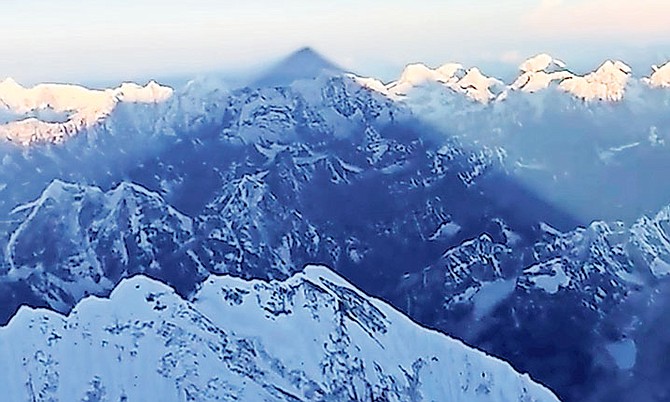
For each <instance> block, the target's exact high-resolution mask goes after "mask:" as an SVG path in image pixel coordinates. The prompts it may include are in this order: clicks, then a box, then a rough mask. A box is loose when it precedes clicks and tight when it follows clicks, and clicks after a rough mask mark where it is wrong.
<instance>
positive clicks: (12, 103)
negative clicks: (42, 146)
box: [0, 78, 173, 145]
mask: <svg viewBox="0 0 670 402" xmlns="http://www.w3.org/2000/svg"><path fill="white" fill-rule="evenodd" d="M172 93H173V90H172V88H169V87H164V86H161V85H159V84H157V83H156V82H155V81H151V82H149V83H148V84H147V85H146V86H144V87H142V86H140V85H137V84H135V83H124V84H122V85H121V86H119V87H118V88H113V89H105V90H95V89H89V88H85V87H82V86H78V85H69V84H39V85H36V86H34V87H31V88H25V87H23V86H21V85H20V84H18V83H17V82H16V81H14V80H13V79H11V78H8V79H6V80H4V81H2V82H0V123H1V124H0V137H2V138H4V139H8V140H10V141H13V142H16V143H18V144H21V145H30V144H32V143H36V142H62V141H64V140H66V139H67V138H68V137H71V136H73V135H75V134H77V133H79V132H80V131H82V130H84V129H86V128H90V127H92V126H94V125H95V124H98V123H99V122H100V121H101V120H103V119H104V118H106V117H107V116H109V114H110V113H112V110H113V109H114V108H115V107H116V105H117V104H118V103H119V102H127V103H159V102H164V101H166V100H168V99H169V98H170V97H171V96H172Z"/></svg>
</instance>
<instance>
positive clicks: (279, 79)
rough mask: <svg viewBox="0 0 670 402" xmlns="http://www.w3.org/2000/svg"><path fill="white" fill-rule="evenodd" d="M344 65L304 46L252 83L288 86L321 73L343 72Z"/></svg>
mask: <svg viewBox="0 0 670 402" xmlns="http://www.w3.org/2000/svg"><path fill="white" fill-rule="evenodd" d="M343 72H344V69H342V67H340V66H338V65H336V64H335V63H333V62H332V61H330V60H328V59H326V58H325V57H324V56H322V55H321V54H319V53H318V52H316V51H315V50H314V49H312V48H310V47H304V48H302V49H300V50H298V51H296V52H293V53H291V54H290V55H288V56H287V57H286V58H284V59H282V60H281V61H279V62H278V63H277V64H275V65H274V66H273V67H271V68H270V69H269V70H267V71H265V72H264V73H263V74H262V75H261V76H260V77H258V78H257V79H256V80H254V81H253V82H252V83H251V86H253V87H269V86H288V85H290V84H291V83H292V82H294V81H296V80H302V79H314V78H316V77H318V76H319V75H321V74H324V73H331V74H334V75H335V74H341V73H343Z"/></svg>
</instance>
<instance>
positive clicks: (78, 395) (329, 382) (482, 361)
mask: <svg viewBox="0 0 670 402" xmlns="http://www.w3.org/2000/svg"><path fill="white" fill-rule="evenodd" d="M0 366H2V371H3V375H2V376H0V389H2V390H3V392H4V396H5V397H6V398H9V399H8V400H12V401H22V400H26V401H34V400H39V401H46V400H49V401H74V400H89V401H102V400H110V401H147V400H160V401H182V400H193V401H210V400H224V401H233V400H235V401H259V400H266V401H271V400H272V401H275V400H276V401H371V400H385V401H527V402H530V401H556V400H557V398H556V397H555V396H554V395H553V394H552V393H551V392H550V391H548V390H547V389H545V388H543V387H542V386H540V385H538V384H536V383H534V382H532V381H531V379H530V378H529V377H528V376H527V375H520V374H518V373H516V372H515V371H514V370H513V369H512V367H510V366H509V365H508V364H507V363H505V362H502V361H499V360H496V359H494V358H492V357H489V356H487V355H485V354H484V353H482V352H479V351H476V350H474V349H471V348H469V347H467V346H465V345H464V344H462V343H460V342H459V341H456V340H453V339H451V338H449V337H447V336H445V335H443V334H440V333H438V332H435V331H431V330H427V329H424V328H422V327H420V326H418V325H417V324H415V323H414V322H412V321H410V320H409V319H408V318H407V317H405V316H403V315H402V314H401V313H399V312H397V311H396V310H394V309H393V308H391V307H389V306H388V305H386V304H384V303H382V302H380V301H378V300H375V299H372V298H370V297H369V296H367V295H365V294H363V293H362V292H360V291H359V290H357V289H355V288H354V287H353V286H352V285H350V284H349V283H347V282H346V281H344V280H343V279H342V278H340V277H339V276H337V275H336V274H334V273H333V272H331V271H330V270H328V269H326V268H323V267H317V266H310V267H307V268H305V270H304V272H302V273H299V274H296V275H294V276H293V277H291V278H289V279H287V280H286V281H283V282H279V281H272V282H264V281H245V280H241V279H236V278H233V277H226V276H222V277H215V276H212V277H210V278H209V279H208V280H207V281H206V282H205V283H204V284H203V286H202V288H201V289H200V290H199V291H198V292H197V294H196V295H195V297H194V298H193V300H192V301H187V300H184V299H182V298H181V297H180V296H178V295H177V294H176V293H175V292H174V291H173V290H172V289H171V288H169V287H168V286H166V285H164V284H162V283H160V282H157V281H155V280H152V279H149V278H147V277H145V276H136V277H134V278H131V279H127V280H124V281H122V282H121V283H120V284H119V285H118V287H117V288H116V289H115V290H114V292H113V293H112V294H111V296H110V298H109V299H101V298H97V297H90V298H87V299H85V300H84V301H82V302H81V303H79V305H78V306H77V307H76V308H75V309H74V310H73V311H72V313H71V314H70V315H69V316H68V317H64V316H62V315H60V314H58V313H54V312H51V311H48V310H34V309H30V308H25V307H24V308H22V309H20V310H19V312H18V313H17V314H16V316H15V317H14V318H13V319H12V321H11V322H10V323H9V324H8V325H7V326H6V327H4V328H0Z"/></svg>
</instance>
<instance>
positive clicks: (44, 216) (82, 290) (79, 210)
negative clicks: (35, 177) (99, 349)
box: [4, 181, 203, 311]
mask: <svg viewBox="0 0 670 402" xmlns="http://www.w3.org/2000/svg"><path fill="white" fill-rule="evenodd" d="M14 217H15V218H16V219H18V220H20V222H21V223H20V224H19V225H18V226H17V227H16V228H15V229H14V230H13V232H12V233H11V234H10V236H9V239H8V241H7V249H6V252H5V255H6V261H7V265H8V270H7V272H6V276H5V277H4V281H6V282H7V281H9V282H22V283H25V284H28V285H29V286H30V287H31V288H32V290H33V292H34V293H35V294H36V295H40V297H41V298H42V299H43V300H44V301H45V302H47V303H48V304H49V306H51V307H52V308H54V309H55V310H57V311H68V310H69V309H70V308H71V307H72V306H73V305H74V303H76V302H77V301H78V300H81V298H83V297H84V296H85V295H88V294H98V295H104V294H107V293H108V292H109V291H110V290H111V289H113V288H114V286H115V285H116V283H118V281H119V280H120V279H121V278H124V277H127V276H129V275H131V274H134V273H137V272H147V273H148V274H150V275H151V274H153V275H157V276H160V277H161V278H164V279H165V280H168V278H169V277H172V280H173V281H175V282H174V283H177V282H178V279H179V278H183V277H186V278H188V279H189V281H188V283H190V284H191V285H187V286H192V285H193V284H194V282H193V281H194V280H197V278H198V277H200V278H202V275H203V273H202V272H201V273H199V272H198V268H197V266H196V265H195V263H194V262H193V261H191V259H190V258H189V257H188V256H187V255H186V254H183V253H184V250H182V249H181V247H182V246H183V245H184V244H186V243H187V242H188V241H189V240H191V238H192V236H193V222H192V220H191V219H190V218H188V217H186V216H184V215H182V214H180V213H179V212H177V211H176V210H174V209H173V208H172V207H170V206H169V205H167V204H166V203H165V201H163V199H162V198H161V197H160V196H159V195H158V194H155V193H152V192H150V191H148V190H146V189H144V188H143V187H141V186H138V185H135V184H131V183H122V184H120V185H119V186H117V187H115V188H114V189H112V190H110V191H108V192H107V193H104V192H102V191H101V190H100V189H99V188H97V187H91V186H84V185H76V184H68V183H64V182H61V181H54V182H53V183H51V184H50V185H49V186H48V187H47V188H46V189H45V190H44V192H43V193H42V195H41V196H40V197H39V198H38V199H37V200H35V201H33V202H30V203H28V204H25V205H22V206H20V207H18V208H16V209H15V211H14ZM182 282H183V283H184V284H186V282H185V281H182Z"/></svg>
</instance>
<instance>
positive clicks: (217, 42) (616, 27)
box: [0, 0, 670, 83]
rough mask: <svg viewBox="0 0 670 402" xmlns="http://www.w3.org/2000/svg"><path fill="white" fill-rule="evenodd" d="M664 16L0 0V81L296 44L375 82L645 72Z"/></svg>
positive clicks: (389, 2)
mask: <svg viewBox="0 0 670 402" xmlns="http://www.w3.org/2000/svg"><path fill="white" fill-rule="evenodd" d="M668 16H670V1H668V0H634V1H633V0H509V1H507V0H412V1H409V0H407V1H400V0H339V1H335V0H331V1H325V0H302V1H298V0H246V1H244V2H242V1H240V0H237V1H229V0H180V1H176V0H113V1H109V0H104V1H103V0H3V1H0V38H1V39H0V79H1V78H2V77H5V76H12V77H14V78H16V79H17V80H19V81H21V82H25V83H31V82H35V81H44V80H46V81H67V80H73V81H80V82H81V81H91V80H98V79H109V80H117V79H118V80H120V79H124V78H128V79H140V78H147V77H163V76H168V75H172V74H186V75H188V74H195V73H199V72H205V71H215V70H221V71H229V72H240V71H244V70H245V69H248V68H257V67H258V66H261V65H263V63H268V62H270V61H272V60H276V59H277V58H279V57H281V56H283V55H285V54H287V53H289V52H290V51H292V50H294V49H296V48H298V47H302V46H306V45H308V46H312V47H314V48H316V49H317V50H319V51H320V52H322V53H323V54H325V55H327V56H329V57H331V58H332V59H333V60H334V61H336V62H338V63H339V64H340V65H343V66H345V67H348V68H350V69H352V70H354V71H357V72H360V73H362V74H367V75H377V76H381V77H383V78H384V77H391V76H393V75H395V74H397V73H398V72H399V71H398V70H399V69H400V68H401V67H402V65H404V64H406V63H408V62H414V61H424V62H426V63H428V64H432V65H439V64H441V63H443V62H447V61H459V62H463V63H465V64H468V65H470V64H478V65H483V67H484V68H485V69H486V67H489V70H490V69H492V68H494V67H492V66H493V65H496V64H498V69H499V70H500V71H501V72H502V71H504V70H505V68H507V69H509V70H510V71H513V70H512V68H513V66H516V65H518V64H519V62H520V61H521V60H522V58H524V57H525V56H530V55H533V54H535V53H538V52H540V51H547V52H551V53H552V54H554V55H555V56H557V57H559V58H562V59H564V60H565V61H567V62H568V63H569V64H571V65H573V66H575V65H576V66H578V67H579V68H585V69H586V68H589V69H590V68H593V67H595V66H596V65H597V64H599V62H600V61H602V59H603V58H605V57H619V58H624V59H625V60H626V61H627V62H629V63H630V64H632V65H633V66H634V67H638V64H639V65H640V66H642V67H643V69H644V68H648V66H649V65H650V64H651V63H659V62H662V61H664V60H665V59H666V58H670V23H668V21H669V20H668V18H670V17H668ZM636 63H637V64H636ZM645 66H646V67H645ZM494 73H499V72H494ZM638 73H639V74H646V73H647V71H640V72H638Z"/></svg>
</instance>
